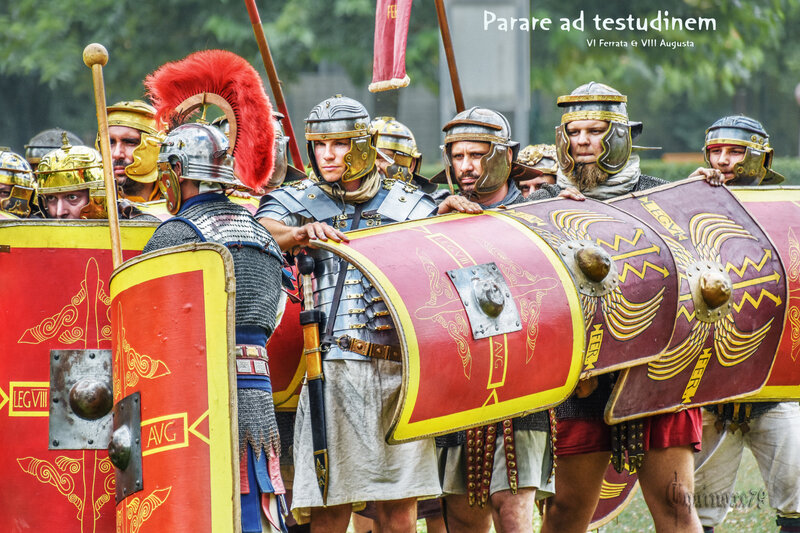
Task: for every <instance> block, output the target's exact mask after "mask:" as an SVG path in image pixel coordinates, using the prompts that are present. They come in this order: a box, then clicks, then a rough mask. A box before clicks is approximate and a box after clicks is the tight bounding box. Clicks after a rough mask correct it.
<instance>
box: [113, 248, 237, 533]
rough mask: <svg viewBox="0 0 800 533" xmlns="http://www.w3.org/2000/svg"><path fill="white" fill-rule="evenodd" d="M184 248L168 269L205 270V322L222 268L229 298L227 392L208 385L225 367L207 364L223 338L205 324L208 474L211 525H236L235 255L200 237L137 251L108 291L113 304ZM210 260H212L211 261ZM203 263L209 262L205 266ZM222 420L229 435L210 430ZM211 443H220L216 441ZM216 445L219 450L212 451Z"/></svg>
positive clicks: (215, 305) (216, 300) (209, 320)
mask: <svg viewBox="0 0 800 533" xmlns="http://www.w3.org/2000/svg"><path fill="white" fill-rule="evenodd" d="M184 252H190V253H192V252H194V253H192V254H191V255H193V256H194V257H193V258H191V259H190V258H189V257H188V256H184V257H182V258H181V263H180V268H178V269H176V270H173V271H170V272H169V274H167V275H174V274H182V273H185V272H192V271H196V270H202V271H203V287H204V301H205V303H206V306H205V309H204V314H205V320H206V324H213V323H215V322H219V320H218V317H217V316H215V314H214V313H213V311H215V310H217V309H219V306H220V305H221V302H220V300H222V295H221V294H218V295H216V296H215V295H212V294H211V293H210V291H209V290H207V287H208V282H209V277H210V276H217V275H219V274H222V275H223V276H224V279H225V286H224V294H225V296H224V298H225V300H226V302H225V305H224V307H225V309H226V315H227V320H226V321H225V322H226V324H225V333H226V337H227V338H226V341H225V350H226V353H227V355H228V357H227V361H226V362H225V365H224V366H225V367H227V372H228V379H227V380H226V381H225V384H226V385H227V389H228V390H227V394H224V391H220V390H216V391H213V392H212V389H211V387H210V385H211V384H212V383H214V382H215V380H213V379H210V378H211V376H212V374H213V373H214V372H216V371H218V370H220V369H221V368H218V367H222V365H221V364H220V362H219V361H216V363H217V365H216V366H215V365H212V364H209V363H213V362H215V359H219V357H218V356H217V357H212V356H211V354H212V353H217V352H216V351H215V350H214V347H217V348H220V347H221V346H220V345H221V342H220V339H214V338H213V337H210V336H209V335H208V329H206V346H207V348H206V353H207V356H206V363H207V366H206V374H207V377H208V378H209V379H208V380H207V383H208V385H209V390H208V396H209V415H208V425H209V441H210V444H209V462H210V465H209V467H210V468H209V472H210V478H209V487H208V489H209V494H210V500H211V505H210V508H211V509H210V512H211V521H210V526H211V530H212V531H238V529H237V527H238V525H239V524H241V508H240V501H239V484H240V479H239V455H238V453H236V450H238V449H239V435H238V431H234V430H233V423H234V422H235V421H236V420H237V413H238V407H237V396H236V371H235V366H234V360H235V356H234V348H235V340H234V331H235V330H234V323H233V317H234V316H235V314H234V313H235V311H236V303H235V294H236V281H235V277H234V267H233V257H232V256H231V253H230V251H228V249H227V248H226V247H225V246H223V245H221V244H216V243H211V242H202V243H189V244H182V245H180V246H172V247H169V248H163V249H161V250H156V251H153V252H149V253H146V254H141V255H138V256H136V257H133V258H131V259H128V260H127V261H125V262H124V263H122V264H121V265H120V266H119V267H117V268H116V269H114V271H113V272H112V274H111V277H110V279H109V295H110V297H111V301H112V305H113V302H114V299H115V298H116V297H117V296H118V295H119V294H120V293H121V292H123V291H124V290H127V289H130V288H132V287H134V286H136V285H139V284H141V283H143V282H146V281H150V280H152V279H157V278H163V277H165V275H164V274H163V271H162V270H160V269H158V268H156V267H158V263H160V262H163V261H164V260H165V258H167V257H168V256H175V255H178V254H182V253H184ZM198 254H199V256H198ZM206 258H207V259H208V264H206V265H203V263H202V261H204V260H206ZM184 259H185V260H184ZM217 259H219V260H220V261H221V263H220V262H217ZM149 260H152V261H153V262H155V264H154V265H152V266H151V268H149V269H146V270H144V271H143V272H139V271H135V272H132V271H130V270H129V269H131V268H133V267H136V266H137V265H139V264H140V263H143V262H145V261H149ZM212 262H213V263H214V264H210V263H212ZM204 266H205V267H207V268H203V267H204ZM126 282H127V283H126ZM122 283H125V287H124V288H123V289H120V290H118V289H117V287H118V285H119V284H122ZM210 297H211V298H210ZM220 381H221V380H220ZM217 385H219V383H217ZM214 396H216V397H218V398H223V399H224V398H225V397H227V400H228V401H227V405H224V403H225V402H223V407H222V409H215V408H214V405H213V402H212V401H211V400H212V397H214ZM217 408H219V405H217ZM223 414H227V421H226V420H225V419H224V417H223ZM142 422H144V421H142ZM223 423H224V424H227V427H229V428H230V431H229V434H228V436H227V438H226V437H225V436H224V435H222V436H220V435H218V434H216V433H217V432H212V431H211V429H210V428H212V427H225V426H220V425H221V424H223ZM212 435H213V436H212ZM213 443H217V446H212V444H213ZM219 445H224V446H226V447H227V449H226V448H225V447H223V449H222V450H219ZM214 451H216V452H217V453H214ZM226 470H227V471H229V473H230V477H228V476H225V475H224V474H225V472H226ZM129 497H130V496H129ZM125 500H127V498H125V499H123V500H122V501H121V502H120V503H119V504H117V507H119V505H124V502H125ZM229 520H230V522H229ZM228 528H230V529H228Z"/></svg>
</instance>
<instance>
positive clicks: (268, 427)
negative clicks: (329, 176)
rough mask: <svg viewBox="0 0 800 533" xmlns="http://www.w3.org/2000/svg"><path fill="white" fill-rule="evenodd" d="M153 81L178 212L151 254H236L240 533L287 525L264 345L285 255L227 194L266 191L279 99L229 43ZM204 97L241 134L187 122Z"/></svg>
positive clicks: (171, 200)
mask: <svg viewBox="0 0 800 533" xmlns="http://www.w3.org/2000/svg"><path fill="white" fill-rule="evenodd" d="M145 84H146V85H147V88H148V90H149V93H150V96H151V98H152V101H153V104H154V105H155V107H156V119H157V120H163V122H165V123H166V124H170V125H171V128H170V129H169V132H168V134H167V136H166V138H165V139H164V141H163V143H162V145H161V151H160V152H159V155H158V173H159V175H158V186H159V188H160V189H161V192H162V194H163V196H164V197H165V198H166V201H167V207H168V209H169V210H170V212H171V213H172V214H174V215H175V216H174V217H173V218H171V219H169V220H167V221H166V222H164V223H162V224H161V225H160V226H159V227H158V229H156V231H155V233H154V234H153V237H152V238H151V239H150V241H149V242H148V243H147V245H146V246H145V248H144V252H150V251H153V250H158V249H161V248H165V247H168V246H175V245H179V244H184V243H190V242H206V241H210V242H216V243H219V244H222V245H224V246H226V247H227V248H228V250H229V251H230V253H231V255H232V257H233V263H234V270H235V278H236V345H237V346H236V357H237V371H238V375H237V386H238V391H237V396H238V399H237V406H238V426H239V427H238V431H239V446H240V450H239V452H240V463H242V464H244V465H246V468H243V469H242V472H243V473H242V477H243V479H242V494H241V521H242V531H244V532H260V531H262V525H261V510H262V509H263V510H264V512H265V513H267V515H266V517H267V519H268V520H269V522H270V523H271V524H272V526H273V527H274V528H276V529H282V528H283V527H284V526H283V520H282V513H281V512H276V511H275V509H276V503H279V505H277V507H283V506H284V504H283V503H282V494H283V492H284V488H283V481H282V479H281V476H280V468H279V461H278V458H279V456H280V439H279V436H278V430H277V423H276V420H275V412H274V407H273V401H272V388H271V382H270V378H269V372H268V370H267V369H268V366H267V363H268V361H269V358H268V356H267V351H266V348H265V346H266V343H267V340H268V339H269V337H270V335H271V334H272V332H273V331H274V328H275V319H276V311H277V306H278V302H279V300H280V294H281V279H282V270H281V265H282V261H283V258H282V255H281V252H280V250H279V249H278V247H277V245H276V243H275V240H274V239H273V238H272V236H271V235H270V234H269V232H268V231H267V230H266V229H264V227H263V226H261V225H260V224H258V222H256V221H255V219H254V218H253V217H252V215H251V214H250V212H249V211H247V210H246V209H245V208H244V207H242V206H239V205H237V204H234V203H233V202H231V201H230V200H229V199H228V198H227V196H226V195H225V191H226V190H227V189H231V188H244V187H246V188H248V189H251V190H254V191H259V190H260V189H261V187H263V186H264V185H265V184H266V183H267V181H268V180H269V177H270V174H271V172H272V169H273V166H274V153H273V152H274V145H275V131H274V129H273V121H272V107H271V105H270V103H269V100H268V98H267V95H266V94H265V92H264V88H263V86H262V84H261V79H260V77H259V76H258V73H257V72H256V71H255V69H253V67H252V66H251V65H250V64H249V63H247V61H245V60H244V59H242V58H241V57H239V56H237V55H235V54H233V53H230V52H225V51H221V50H207V51H203V52H196V53H194V54H191V55H189V56H187V57H186V58H184V59H183V60H181V61H177V62H173V63H167V64H166V65H163V66H162V67H160V68H159V69H158V70H157V71H156V72H154V73H153V74H151V75H150V76H148V78H147V79H146V81H145ZM221 95H224V96H221ZM226 98H227V99H226ZM206 101H208V102H212V101H213V102H215V103H216V104H217V105H221V106H222V108H223V111H225V113H226V117H227V119H228V121H229V122H231V124H232V127H231V130H232V131H235V132H236V133H235V135H231V139H230V140H229V139H228V137H227V136H226V135H225V134H224V133H223V132H222V131H220V129H218V128H217V127H215V126H212V125H210V124H208V123H202V122H201V123H182V122H185V120H186V118H187V117H188V116H190V115H191V113H192V112H193V111H194V110H196V109H197V108H199V107H203V106H204V103H205V102H206ZM193 102H196V105H195V104H193ZM187 106H189V107H188V108H187ZM192 106H194V107H192ZM204 112H205V110H204ZM234 126H235V127H234ZM234 166H235V169H236V173H235V174H234ZM237 176H238V177H237ZM276 497H277V498H276Z"/></svg>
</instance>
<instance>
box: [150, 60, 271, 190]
mask: <svg viewBox="0 0 800 533" xmlns="http://www.w3.org/2000/svg"><path fill="white" fill-rule="evenodd" d="M144 84H145V87H146V88H147V92H148V93H149V95H150V100H151V102H152V103H153V106H155V108H156V120H157V121H161V122H163V123H165V124H170V123H174V122H176V121H180V120H183V118H184V117H180V116H178V115H177V113H176V110H175V109H176V108H177V107H178V106H179V105H180V104H181V103H182V102H183V101H184V100H186V99H187V98H191V97H192V96H195V95H197V94H202V93H214V94H217V95H219V96H221V97H222V98H224V99H225V100H226V101H227V102H228V103H229V104H230V105H231V107H232V108H233V113H234V115H235V117H236V129H237V134H236V139H231V142H232V143H235V144H234V150H233V156H234V160H235V163H234V165H235V170H236V175H237V176H238V177H239V179H240V180H241V181H242V183H244V184H245V185H246V186H247V187H250V188H251V189H253V190H256V191H257V190H259V189H261V188H262V187H263V186H264V185H266V184H267V182H268V181H269V177H270V175H271V174H272V170H273V167H274V166H275V125H274V122H273V112H272V105H271V104H270V101H269V98H268V97H267V94H266V92H265V91H264V85H263V83H262V82H261V76H259V75H258V72H256V70H255V69H254V68H253V67H252V65H250V63H248V62H247V60H245V59H244V58H242V57H240V56H238V55H236V54H234V53H233V52H228V51H226V50H203V51H200V52H194V53H193V54H189V55H188V56H186V57H185V58H184V59H182V60H180V61H173V62H170V63H166V64H164V65H162V66H161V67H159V68H158V70H156V71H155V72H153V73H152V74H150V75H149V76H147V78H145V81H144Z"/></svg>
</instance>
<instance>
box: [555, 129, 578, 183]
mask: <svg viewBox="0 0 800 533" xmlns="http://www.w3.org/2000/svg"><path fill="white" fill-rule="evenodd" d="M569 144H570V143H569V135H567V125H566V124H561V125H559V126H556V159H557V160H558V166H559V168H560V169H561V172H563V173H564V174H569V173H570V172H572V169H574V168H575V160H574V159H572V156H571V155H569Z"/></svg>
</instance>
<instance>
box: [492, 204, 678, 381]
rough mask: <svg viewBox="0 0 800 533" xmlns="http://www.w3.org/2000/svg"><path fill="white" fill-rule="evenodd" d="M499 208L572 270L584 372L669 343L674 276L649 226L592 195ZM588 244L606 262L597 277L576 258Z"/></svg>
mask: <svg viewBox="0 0 800 533" xmlns="http://www.w3.org/2000/svg"><path fill="white" fill-rule="evenodd" d="M503 213H504V214H507V215H509V216H512V217H514V218H515V219H517V220H519V221H520V222H522V223H523V224H525V225H526V226H528V227H529V228H531V229H532V230H533V231H534V232H536V233H537V234H538V235H540V236H541V237H542V238H543V239H544V240H546V241H547V243H548V244H550V246H551V247H552V248H553V250H555V251H556V252H557V253H558V254H559V256H560V257H561V258H562V259H563V260H564V261H565V263H566V264H567V266H568V268H569V269H570V273H571V274H572V276H573V281H574V283H575V287H576V288H577V289H578V292H579V294H580V298H581V304H582V307H583V313H584V320H585V323H586V356H585V359H584V366H583V372H582V377H588V376H591V375H595V374H603V373H606V372H611V371H613V370H618V369H621V368H628V367H631V366H635V365H638V364H642V363H647V362H649V361H652V360H653V359H656V358H657V357H658V354H659V353H660V352H661V351H662V350H663V349H664V348H666V347H667V344H668V343H669V340H670V337H671V336H672V329H673V326H674V324H675V316H676V313H677V309H678V276H677V272H676V271H675V263H674V261H673V259H672V255H671V254H670V252H669V248H668V246H667V244H666V243H665V242H664V240H663V239H662V238H661V237H660V236H659V235H658V234H657V233H656V232H655V231H654V230H653V229H652V228H650V227H649V226H647V225H646V224H644V223H643V222H642V221H641V220H638V219H637V218H635V217H633V216H631V215H629V214H627V213H625V212H624V211H622V210H620V209H618V208H616V207H614V206H612V205H609V204H604V203H602V202H598V201H595V200H590V199H587V200H585V201H583V202H573V201H569V200H560V199H559V200H555V201H547V202H535V203H532V204H524V205H519V206H516V205H515V206H513V208H512V209H509V210H507V211H503ZM592 245H596V247H599V248H600V249H601V250H602V252H600V253H601V254H602V255H603V256H604V257H605V258H607V260H610V261H611V263H610V264H609V270H608V273H607V274H605V277H604V279H603V280H602V281H600V282H595V281H594V280H593V279H591V278H590V277H588V276H587V275H586V274H585V273H584V272H583V271H582V270H581V267H580V264H581V263H579V262H578V260H577V258H578V257H579V254H581V253H584V252H586V251H588V250H591V249H592V248H591V246H592ZM583 264H585V263H583ZM590 273H591V272H590ZM602 273H604V272H601V274H602Z"/></svg>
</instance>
